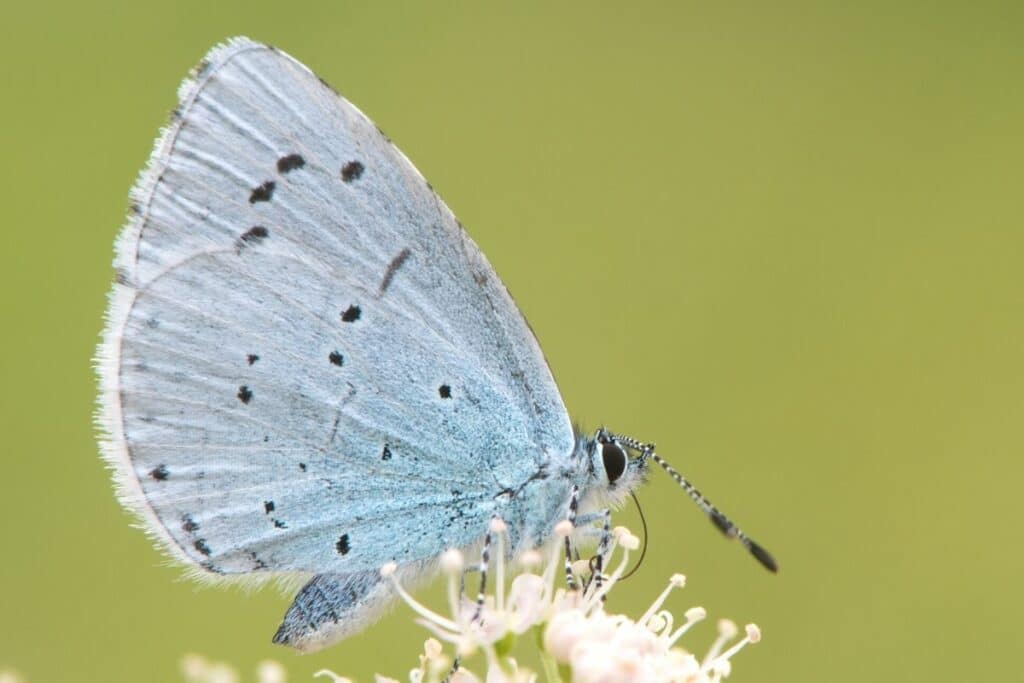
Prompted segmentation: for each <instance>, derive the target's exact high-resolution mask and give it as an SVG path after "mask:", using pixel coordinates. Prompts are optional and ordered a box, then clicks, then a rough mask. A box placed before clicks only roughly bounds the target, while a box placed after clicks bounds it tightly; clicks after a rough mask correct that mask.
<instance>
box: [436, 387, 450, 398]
mask: <svg viewBox="0 0 1024 683" xmlns="http://www.w3.org/2000/svg"><path fill="white" fill-rule="evenodd" d="M437 393H438V395H439V396H440V397H441V398H451V397H452V388H451V387H450V386H448V385H447V384H442V385H441V386H439V387H438V388H437Z"/></svg>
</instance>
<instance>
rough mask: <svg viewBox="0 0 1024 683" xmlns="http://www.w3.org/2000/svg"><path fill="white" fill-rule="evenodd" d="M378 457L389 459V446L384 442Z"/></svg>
mask: <svg viewBox="0 0 1024 683" xmlns="http://www.w3.org/2000/svg"><path fill="white" fill-rule="evenodd" d="M380 459H381V460H390V459H391V446H389V445H387V444H384V451H383V452H382V453H381V454H380Z"/></svg>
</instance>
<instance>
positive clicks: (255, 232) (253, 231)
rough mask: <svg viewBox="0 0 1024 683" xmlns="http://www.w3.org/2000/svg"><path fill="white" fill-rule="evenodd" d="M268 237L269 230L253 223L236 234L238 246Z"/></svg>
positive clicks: (255, 242)
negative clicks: (239, 233)
mask: <svg viewBox="0 0 1024 683" xmlns="http://www.w3.org/2000/svg"><path fill="white" fill-rule="evenodd" d="M268 237H270V231H269V230H267V229H266V228H264V227H263V226H262V225H255V226H253V227H251V228H249V229H248V230H246V231H245V232H243V233H242V234H241V235H239V236H238V248H239V249H241V248H242V247H248V246H252V245H254V244H259V243H260V242H262V241H263V240H265V239H267V238H268Z"/></svg>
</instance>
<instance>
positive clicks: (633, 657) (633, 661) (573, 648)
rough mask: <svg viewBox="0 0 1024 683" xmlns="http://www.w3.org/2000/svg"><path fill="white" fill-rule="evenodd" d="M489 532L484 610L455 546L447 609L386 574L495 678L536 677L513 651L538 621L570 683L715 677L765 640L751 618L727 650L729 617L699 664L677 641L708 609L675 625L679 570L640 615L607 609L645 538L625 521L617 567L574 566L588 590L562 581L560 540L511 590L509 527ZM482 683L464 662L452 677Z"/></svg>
mask: <svg viewBox="0 0 1024 683" xmlns="http://www.w3.org/2000/svg"><path fill="white" fill-rule="evenodd" d="M572 530H573V527H572V525H571V524H570V523H568V522H561V523H559V524H558V525H557V526H556V527H555V535H556V537H559V538H563V537H565V536H568V535H569V534H570V533H571V532H572ZM491 531H492V533H493V534H494V536H495V538H496V540H497V543H496V545H497V551H496V552H495V553H493V554H492V556H493V557H494V558H495V561H494V568H493V571H494V575H495V579H494V582H493V585H494V589H493V594H492V595H488V596H486V598H485V600H484V604H483V607H482V609H478V607H477V604H476V603H475V602H472V601H469V600H467V599H465V597H463V596H461V595H460V588H459V586H460V584H461V581H462V572H463V567H464V566H465V559H464V558H463V557H462V554H461V553H459V552H458V551H455V550H449V551H447V552H446V553H445V554H444V556H443V557H442V562H441V564H442V568H443V569H444V570H445V573H446V574H447V575H448V598H449V599H448V601H449V612H450V616H444V615H442V614H438V613H437V612H434V611H432V610H430V609H429V608H427V607H425V606H424V605H422V604H421V603H420V602H418V601H417V600H416V599H415V598H413V597H412V596H411V595H409V593H408V592H407V591H406V590H405V589H404V587H403V586H402V585H401V584H400V583H399V582H398V580H397V578H396V576H395V572H394V567H393V566H391V565H386V566H385V567H384V568H383V569H382V571H381V575H382V576H384V577H385V578H388V579H389V580H390V581H392V583H393V585H394V587H395V590H396V591H397V592H398V593H399V595H401V597H402V599H403V600H404V601H405V602H406V603H407V604H408V605H409V606H410V607H412V609H413V610H414V611H415V612H416V613H417V614H418V615H419V618H418V619H417V623H419V624H421V625H423V626H424V627H425V628H427V629H428V630H429V631H430V632H431V633H432V634H433V635H434V636H435V637H436V638H438V639H440V640H441V641H444V642H447V643H449V644H451V645H452V646H453V649H454V651H455V653H456V654H457V655H458V656H459V657H460V659H464V658H467V657H469V656H470V655H472V654H474V653H475V652H478V651H479V652H482V653H483V655H484V659H485V661H486V665H487V674H486V681H487V682H488V683H492V682H493V683H498V682H505V681H508V682H514V683H527V682H529V681H535V680H537V677H536V674H534V673H533V672H530V671H528V670H526V669H522V668H520V667H519V666H518V665H517V664H516V661H515V660H514V659H513V658H512V657H511V656H509V653H510V651H511V649H512V646H513V644H514V642H515V640H516V638H517V636H520V635H522V634H523V633H525V632H526V631H529V630H531V629H533V628H536V629H538V631H539V633H540V635H541V644H542V648H543V649H542V651H541V653H540V654H541V659H542V662H543V663H544V666H545V675H546V677H547V679H548V680H549V681H557V680H561V679H560V678H559V671H560V670H562V671H566V670H567V671H569V672H570V676H571V681H572V683H605V682H608V683H623V682H627V681H636V682H638V683H660V682H661V681H666V682H668V681H685V682H687V683H715V682H717V681H720V680H721V679H722V678H724V677H726V676H728V675H729V673H730V670H731V664H730V660H731V659H732V657H734V656H735V655H736V653H738V652H739V651H740V650H741V649H742V648H743V647H745V646H746V645H747V644H749V643H756V642H758V640H760V631H759V630H758V628H757V627H756V626H754V625H753V624H750V625H748V626H747V627H746V637H744V638H743V639H741V640H739V641H738V642H736V643H735V644H733V645H732V646H731V647H729V648H728V649H727V650H725V651H724V652H723V648H725V646H726V644H727V643H729V641H731V640H733V639H734V638H735V636H736V634H737V629H736V626H735V624H733V623H732V622H731V621H728V620H722V621H720V622H719V637H718V639H717V640H716V641H715V642H714V644H713V645H712V646H711V648H710V650H709V651H708V653H707V654H706V655H705V656H704V659H703V660H701V661H698V659H697V658H696V657H695V656H694V655H693V654H691V653H690V652H688V651H686V650H685V649H684V648H682V647H681V646H680V645H679V641H680V639H681V638H682V637H683V635H684V634H685V633H686V632H687V631H688V630H689V629H690V628H691V627H693V626H694V625H695V624H697V623H698V622H700V621H702V620H703V619H704V618H705V617H706V616H707V613H706V611H705V610H704V608H702V607H693V608H691V609H689V610H687V611H686V612H684V614H683V621H682V623H681V624H679V625H678V626H676V625H675V620H674V617H673V615H672V613H671V612H669V611H667V610H664V609H662V606H663V604H664V603H665V600H666V599H667V598H668V596H669V594H670V593H671V592H672V591H673V590H674V589H677V588H682V587H683V586H684V585H685V583H686V579H685V577H684V576H683V575H682V574H676V575H674V576H672V577H671V578H670V580H669V584H668V586H667V587H666V588H665V590H664V591H662V593H661V595H659V596H658V598H657V599H656V600H655V601H654V602H653V604H651V606H650V607H649V608H648V609H647V611H646V612H644V614H643V615H642V616H640V617H639V618H637V619H635V620H634V619H631V618H629V617H627V616H625V615H621V614H610V613H608V612H606V611H605V599H606V598H607V596H608V593H609V591H611V589H612V588H613V587H614V586H615V583H616V581H618V579H619V577H621V576H622V575H623V573H624V572H625V571H626V568H627V567H628V566H629V553H630V551H631V550H636V549H637V548H638V547H639V545H640V541H639V539H638V538H637V537H636V536H634V535H633V534H632V533H630V532H629V530H627V529H625V528H623V527H618V528H616V529H615V530H614V532H613V534H612V542H611V547H610V549H609V551H608V555H607V558H606V561H608V562H609V566H610V563H611V559H612V557H613V554H614V553H615V552H616V551H619V558H618V560H617V562H616V563H615V569H614V571H612V572H611V573H610V574H604V573H600V574H589V568H590V565H589V563H586V562H584V563H574V564H573V565H572V567H573V574H574V580H575V583H576V585H577V586H580V587H582V588H578V589H575V590H569V589H566V588H560V587H557V584H558V577H559V575H560V574H561V571H560V570H562V569H563V568H564V564H563V563H562V562H561V561H560V550H561V546H560V544H557V543H556V544H552V547H551V548H550V549H549V551H548V558H547V563H546V564H545V565H544V566H543V567H542V571H541V573H540V574H535V573H533V572H532V571H530V569H531V568H533V567H536V566H537V565H539V564H540V560H541V558H540V556H539V555H538V554H537V553H535V552H533V553H527V554H525V555H524V556H523V557H522V559H521V561H520V564H522V565H525V567H524V568H523V571H522V573H520V574H519V575H518V576H516V577H515V578H514V579H513V580H512V584H511V586H510V588H509V591H508V594H507V595H506V592H505V580H504V574H505V560H504V558H505V554H504V542H505V527H504V524H501V523H498V524H494V525H492V527H491ZM429 642H431V641H428V643H429ZM433 642H435V643H436V642H437V641H433ZM421 661H422V658H421ZM439 661H441V660H439ZM560 667H561V669H560ZM434 672H435V675H438V674H440V675H443V674H444V673H445V672H443V671H438V670H437V669H435V670H434ZM412 673H414V674H416V673H418V674H419V676H418V677H416V676H410V681H414V682H417V683H418V682H419V681H436V680H440V678H433V677H430V675H429V672H428V671H426V670H425V669H424V668H423V667H422V666H421V669H420V670H418V671H414V672H412ZM423 676H427V677H426V678H424V677H423ZM477 680H479V679H478V678H477V677H476V675H474V674H473V673H471V672H470V671H469V670H468V669H466V668H465V666H460V668H459V670H458V671H457V672H456V673H455V675H453V676H452V678H451V681H452V683H459V682H460V681H463V682H468V681H477Z"/></svg>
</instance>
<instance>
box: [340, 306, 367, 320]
mask: <svg viewBox="0 0 1024 683" xmlns="http://www.w3.org/2000/svg"><path fill="white" fill-rule="evenodd" d="M362 314H363V309H361V308H359V306H355V305H353V306H349V307H348V308H346V309H345V312H344V313H342V314H341V320H342V322H346V323H354V322H355V321H357V320H359V317H360V316H361V315H362Z"/></svg>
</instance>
